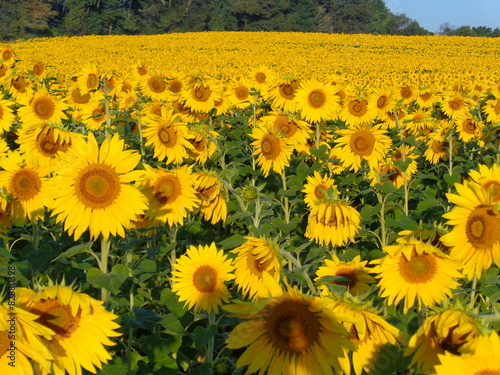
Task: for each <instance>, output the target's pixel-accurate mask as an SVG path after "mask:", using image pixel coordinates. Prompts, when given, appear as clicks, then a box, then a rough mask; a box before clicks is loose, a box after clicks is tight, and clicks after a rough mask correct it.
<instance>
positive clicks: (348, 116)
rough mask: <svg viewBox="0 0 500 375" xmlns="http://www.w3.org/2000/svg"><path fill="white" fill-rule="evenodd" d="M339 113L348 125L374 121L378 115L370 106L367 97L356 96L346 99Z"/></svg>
mask: <svg viewBox="0 0 500 375" xmlns="http://www.w3.org/2000/svg"><path fill="white" fill-rule="evenodd" d="M339 115H340V118H341V119H342V121H344V122H345V124H346V125H347V126H350V125H351V126H352V125H354V126H357V125H361V124H366V123H369V122H371V121H373V120H374V119H375V117H376V116H377V111H375V110H373V109H372V108H371V107H369V106H368V101H367V100H366V99H365V98H361V97H358V96H354V97H350V98H347V99H346V100H345V101H344V105H343V106H342V110H341V111H340V114H339Z"/></svg>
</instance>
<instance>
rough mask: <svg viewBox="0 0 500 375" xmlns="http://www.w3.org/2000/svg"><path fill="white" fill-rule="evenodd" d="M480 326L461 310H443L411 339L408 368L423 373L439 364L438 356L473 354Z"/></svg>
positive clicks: (433, 316) (408, 350)
mask: <svg viewBox="0 0 500 375" xmlns="http://www.w3.org/2000/svg"><path fill="white" fill-rule="evenodd" d="M479 336H480V324H479V322H478V321H477V320H476V319H475V318H474V317H473V316H471V315H469V314H467V313H466V312H464V311H462V310H461V309H446V310H444V311H442V312H439V313H437V314H434V315H431V316H429V317H428V318H427V319H425V321H424V322H423V324H422V325H421V326H420V327H419V328H418V330H417V332H415V334H413V336H412V337H411V339H410V341H409V343H408V348H407V349H406V351H405V356H410V355H413V357H412V359H411V364H410V366H414V365H416V366H417V368H418V369H419V370H420V371H421V372H423V373H425V372H427V371H430V370H433V369H434V367H435V366H436V365H437V364H439V363H440V362H439V358H438V356H439V355H442V354H445V353H450V354H453V355H455V356H460V355H463V354H468V353H471V352H474V350H475V348H476V343H477V339H478V337H479Z"/></svg>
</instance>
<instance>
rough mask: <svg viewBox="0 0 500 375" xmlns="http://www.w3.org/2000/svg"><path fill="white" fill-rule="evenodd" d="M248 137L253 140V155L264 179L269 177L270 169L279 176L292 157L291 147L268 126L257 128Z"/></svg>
mask: <svg viewBox="0 0 500 375" xmlns="http://www.w3.org/2000/svg"><path fill="white" fill-rule="evenodd" d="M250 136H251V137H252V138H253V139H255V141H253V142H252V146H253V147H254V148H255V151H254V152H253V155H257V164H258V165H259V166H260V168H261V170H262V172H263V174H264V177H267V176H268V175H269V171H270V170H271V168H272V169H273V171H274V172H276V173H278V174H280V173H282V172H283V171H284V170H285V167H288V165H289V162H290V158H291V156H292V147H291V146H290V143H289V142H288V141H287V139H286V138H285V137H283V136H282V135H281V134H280V133H278V132H276V130H275V129H274V128H271V127H270V126H257V127H255V128H253V129H252V133H251V134H250Z"/></svg>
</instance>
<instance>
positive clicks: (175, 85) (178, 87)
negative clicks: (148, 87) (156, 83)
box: [168, 79, 182, 93]
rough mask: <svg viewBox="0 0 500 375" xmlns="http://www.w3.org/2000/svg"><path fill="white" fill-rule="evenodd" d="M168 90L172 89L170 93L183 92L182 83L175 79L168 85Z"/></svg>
mask: <svg viewBox="0 0 500 375" xmlns="http://www.w3.org/2000/svg"><path fill="white" fill-rule="evenodd" d="M168 88H169V89H170V91H173V92H176V93H178V92H181V90H182V82H181V81H179V80H178V79H173V80H171V81H170V82H169V83H168Z"/></svg>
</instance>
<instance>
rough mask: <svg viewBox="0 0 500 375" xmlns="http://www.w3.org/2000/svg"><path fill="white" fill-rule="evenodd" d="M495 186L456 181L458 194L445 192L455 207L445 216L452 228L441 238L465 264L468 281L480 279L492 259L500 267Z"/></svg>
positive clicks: (451, 253) (451, 252) (499, 219)
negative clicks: (486, 186)
mask: <svg viewBox="0 0 500 375" xmlns="http://www.w3.org/2000/svg"><path fill="white" fill-rule="evenodd" d="M490 186H492V185H490ZM494 186H495V185H493V188H490V187H488V188H485V186H484V185H482V184H478V183H476V182H467V181H465V182H464V183H463V184H455V188H456V190H457V193H458V194H450V193H448V194H446V197H447V198H448V200H449V201H450V202H451V203H453V204H455V207H453V209H452V210H451V211H450V212H447V213H445V214H444V215H443V217H444V218H445V219H448V221H447V222H446V224H448V225H451V226H453V228H452V230H451V231H450V232H449V233H447V234H445V235H444V236H443V237H442V238H441V241H442V242H443V244H445V245H446V246H448V247H450V248H451V251H450V255H451V256H452V257H453V258H456V259H458V260H459V261H460V262H462V263H463V264H464V271H463V272H464V274H465V275H466V276H467V277H468V278H469V280H472V279H473V278H474V277H477V278H478V279H479V278H480V277H481V275H482V274H483V273H484V272H485V271H486V270H487V269H488V268H490V266H491V264H492V262H493V260H494V261H495V263H496V264H497V265H499V266H500V214H499V212H498V209H497V208H496V202H494V199H496V198H497V197H498V194H497V193H496V191H495V188H494Z"/></svg>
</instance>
